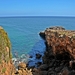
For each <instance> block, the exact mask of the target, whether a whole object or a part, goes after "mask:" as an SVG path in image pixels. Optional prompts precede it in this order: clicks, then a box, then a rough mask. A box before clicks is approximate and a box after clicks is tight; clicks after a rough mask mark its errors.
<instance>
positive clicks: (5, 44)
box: [0, 27, 15, 75]
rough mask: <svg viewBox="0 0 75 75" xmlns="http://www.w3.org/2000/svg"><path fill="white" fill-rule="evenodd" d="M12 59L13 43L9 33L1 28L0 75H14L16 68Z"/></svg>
mask: <svg viewBox="0 0 75 75" xmlns="http://www.w3.org/2000/svg"><path fill="white" fill-rule="evenodd" d="M11 59H12V54H11V43H10V41H9V38H8V36H7V33H6V32H5V31H4V29H3V28H2V27H0V75H14V73H15V67H14V65H13V63H12V60H11Z"/></svg>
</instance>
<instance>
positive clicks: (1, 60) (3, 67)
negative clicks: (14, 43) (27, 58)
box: [0, 27, 32, 75]
mask: <svg viewBox="0 0 75 75" xmlns="http://www.w3.org/2000/svg"><path fill="white" fill-rule="evenodd" d="M0 75H32V72H31V69H30V70H28V69H27V68H26V64H25V63H22V62H21V63H20V64H19V65H18V70H16V69H15V66H14V65H13V62H12V54H11V43H10V40H9V38H8V35H7V33H6V32H5V31H4V29H3V28H2V27H0Z"/></svg>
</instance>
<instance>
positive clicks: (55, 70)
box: [33, 26, 75, 75]
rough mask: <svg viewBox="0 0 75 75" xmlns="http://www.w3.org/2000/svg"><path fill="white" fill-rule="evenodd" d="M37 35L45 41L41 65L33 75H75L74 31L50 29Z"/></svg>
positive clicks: (57, 28) (60, 28) (35, 69)
mask: <svg viewBox="0 0 75 75" xmlns="http://www.w3.org/2000/svg"><path fill="white" fill-rule="evenodd" d="M39 35H40V36H41V37H42V38H43V39H44V40H45V45H46V50H45V52H44V56H43V57H42V60H43V63H42V64H41V65H40V66H39V67H38V68H34V69H33V75H75V31H71V30H66V29H65V28H63V27H58V26H57V27H50V28H47V29H46V30H45V31H44V32H40V33H39Z"/></svg>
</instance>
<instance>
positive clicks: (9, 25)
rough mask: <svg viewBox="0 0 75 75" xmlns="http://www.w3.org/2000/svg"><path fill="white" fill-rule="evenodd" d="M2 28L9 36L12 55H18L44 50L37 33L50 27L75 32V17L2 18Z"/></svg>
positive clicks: (0, 23) (0, 22)
mask: <svg viewBox="0 0 75 75" xmlns="http://www.w3.org/2000/svg"><path fill="white" fill-rule="evenodd" d="M0 26H2V27H3V28H4V29H5V30H6V32H7V33H8V35H9V38H10V40H11V44H12V53H13V55H14V53H15V52H17V53H18V55H21V54H27V53H29V52H31V51H33V52H34V51H37V50H40V51H41V49H44V47H42V46H44V43H43V41H42V39H41V38H40V36H39V32H40V31H43V30H45V29H46V28H48V27H51V26H63V27H65V28H66V29H70V30H75V17H4V18H0Z"/></svg>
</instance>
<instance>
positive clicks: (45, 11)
mask: <svg viewBox="0 0 75 75" xmlns="http://www.w3.org/2000/svg"><path fill="white" fill-rule="evenodd" d="M0 16H75V0H0Z"/></svg>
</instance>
